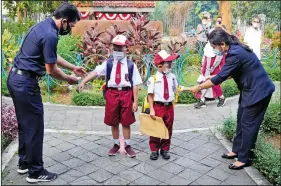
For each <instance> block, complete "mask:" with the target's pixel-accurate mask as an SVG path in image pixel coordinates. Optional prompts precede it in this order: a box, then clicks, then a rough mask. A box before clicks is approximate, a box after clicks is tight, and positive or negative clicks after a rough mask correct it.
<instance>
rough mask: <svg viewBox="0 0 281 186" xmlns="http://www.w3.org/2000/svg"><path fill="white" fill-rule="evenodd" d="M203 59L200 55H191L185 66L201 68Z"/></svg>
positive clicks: (186, 59) (185, 61)
mask: <svg viewBox="0 0 281 186" xmlns="http://www.w3.org/2000/svg"><path fill="white" fill-rule="evenodd" d="M201 59H202V57H201V56H200V55H199V54H190V55H189V56H188V57H187V58H185V60H184V64H185V65H187V66H195V67H201Z"/></svg>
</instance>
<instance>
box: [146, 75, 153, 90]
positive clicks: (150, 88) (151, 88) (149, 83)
mask: <svg viewBox="0 0 281 186" xmlns="http://www.w3.org/2000/svg"><path fill="white" fill-rule="evenodd" d="M146 84H147V94H154V79H153V77H150V78H149V79H148V80H147V83H146Z"/></svg>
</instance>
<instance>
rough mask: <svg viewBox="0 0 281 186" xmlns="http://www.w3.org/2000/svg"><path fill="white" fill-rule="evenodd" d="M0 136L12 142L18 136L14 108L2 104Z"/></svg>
mask: <svg viewBox="0 0 281 186" xmlns="http://www.w3.org/2000/svg"><path fill="white" fill-rule="evenodd" d="M1 135H5V136H7V137H8V138H9V139H10V140H14V139H15V138H16V137H17V135H18V122H17V118H16V113H15V108H14V107H13V106H9V105H7V104H5V103H3V102H2V123H1Z"/></svg>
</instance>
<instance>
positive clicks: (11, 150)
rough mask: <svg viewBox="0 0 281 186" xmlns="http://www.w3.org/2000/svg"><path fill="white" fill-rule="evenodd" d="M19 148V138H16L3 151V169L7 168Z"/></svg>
mask: <svg viewBox="0 0 281 186" xmlns="http://www.w3.org/2000/svg"><path fill="white" fill-rule="evenodd" d="M17 150H18V138H16V139H14V140H13V141H12V142H11V143H10V144H9V145H8V146H7V147H6V149H5V150H4V151H3V152H2V154H1V158H2V167H1V168H2V169H1V170H2V171H3V170H4V169H5V167H6V166H7V165H8V163H9V162H10V161H11V159H12V158H13V157H14V155H15V153H16V152H17Z"/></svg>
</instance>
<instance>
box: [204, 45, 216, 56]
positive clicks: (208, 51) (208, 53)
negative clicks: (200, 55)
mask: <svg viewBox="0 0 281 186" xmlns="http://www.w3.org/2000/svg"><path fill="white" fill-rule="evenodd" d="M204 56H206V57H215V56H216V54H215V53H214V51H213V47H212V46H211V44H210V42H208V43H207V44H206V45H205V47H204Z"/></svg>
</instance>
